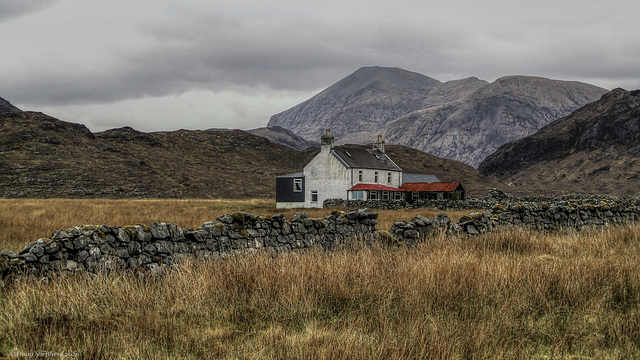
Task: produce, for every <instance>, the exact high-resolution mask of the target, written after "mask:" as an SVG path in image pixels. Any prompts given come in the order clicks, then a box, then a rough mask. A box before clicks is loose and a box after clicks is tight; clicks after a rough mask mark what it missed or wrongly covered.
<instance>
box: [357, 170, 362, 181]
mask: <svg viewBox="0 0 640 360" xmlns="http://www.w3.org/2000/svg"><path fill="white" fill-rule="evenodd" d="M358 182H362V170H358Z"/></svg>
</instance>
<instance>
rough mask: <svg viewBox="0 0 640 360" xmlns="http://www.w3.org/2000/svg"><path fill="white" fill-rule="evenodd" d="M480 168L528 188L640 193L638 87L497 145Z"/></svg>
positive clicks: (603, 98) (612, 193)
mask: <svg viewBox="0 0 640 360" xmlns="http://www.w3.org/2000/svg"><path fill="white" fill-rule="evenodd" d="M479 170H480V171H481V172H482V173H483V174H485V175H490V176H495V177H496V178H498V179H500V180H503V181H505V182H510V183H512V184H514V185H516V187H517V188H519V189H522V190H524V191H526V192H531V191H537V192H544V193H558V194H561V193H592V194H610V195H617V196H638V195H640V90H636V91H632V92H629V91H625V90H622V89H615V90H613V91H611V92H609V93H607V94H605V95H604V96H602V98H601V99H600V100H598V101H596V102H594V103H591V104H589V105H586V106H584V107H582V108H580V109H578V110H576V111H575V112H573V113H572V114H570V115H569V116H566V117H564V118H561V119H558V120H557V121H555V122H553V123H551V124H549V125H548V126H546V127H544V128H542V129H541V130H540V131H538V132H537V133H535V134H533V135H531V136H528V137H526V138H523V139H520V140H518V141H514V142H511V143H508V144H505V145H504V146H502V147H500V149H498V151H496V152H495V153H494V154H492V155H491V156H489V157H487V159H485V160H484V161H483V162H482V163H481V164H480V167H479Z"/></svg>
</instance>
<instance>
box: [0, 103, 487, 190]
mask: <svg viewBox="0 0 640 360" xmlns="http://www.w3.org/2000/svg"><path fill="white" fill-rule="evenodd" d="M317 151H318V149H308V150H305V151H297V150H294V149H291V148H289V147H286V146H282V145H275V144H272V143H270V142H269V141H268V140H267V139H264V138H262V137H259V136H255V135H251V134H248V133H246V132H244V131H240V130H229V131H224V130H216V131H188V130H179V131H172V132H155V133H143V132H139V131H136V130H134V129H132V128H130V127H124V128H119V129H112V130H108V131H104V132H100V133H95V134H94V133H91V131H89V129H87V128H86V127H85V126H83V125H79V124H73V123H68V122H64V121H61V120H58V119H55V118H53V117H50V116H47V115H44V114H42V113H36V112H19V113H8V114H3V115H0V197H5V198H6V197H42V198H55V197H83V198H84V197H89V198H91V197H104V198H130V197H131V198H144V197H172V198H181V197H195V198H203V197H214V198H248V197H274V196H275V177H276V176H277V175H282V174H287V173H294V172H298V171H302V169H303V168H304V165H306V164H307V162H308V161H309V160H310V159H311V158H312V157H313V156H314V155H315V154H316V153H317ZM387 151H388V153H389V154H390V156H391V157H392V158H393V159H394V161H396V162H397V163H398V165H399V166H401V167H402V168H403V169H405V170H406V171H407V172H413V173H426V174H435V175H437V176H438V177H439V178H440V179H442V180H443V181H447V180H451V181H461V182H462V183H463V184H464V185H465V187H466V189H467V191H468V192H469V193H471V194H486V191H487V190H488V189H490V188H492V187H495V186H499V183H498V182H497V181H495V180H490V179H487V178H485V177H483V176H482V175H480V174H479V173H478V171H477V170H475V169H473V168H471V167H470V166H468V165H465V164H462V163H460V162H457V161H451V160H446V159H440V158H437V157H435V156H432V155H429V154H425V153H423V152H420V151H418V150H414V149H410V148H407V147H404V146H389V147H388V150H387Z"/></svg>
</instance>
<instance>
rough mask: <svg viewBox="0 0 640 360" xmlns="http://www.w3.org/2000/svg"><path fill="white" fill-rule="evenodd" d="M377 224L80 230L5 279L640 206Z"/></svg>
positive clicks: (283, 222) (48, 244)
mask: <svg viewBox="0 0 640 360" xmlns="http://www.w3.org/2000/svg"><path fill="white" fill-rule="evenodd" d="M503 200H506V199H503ZM377 218H378V213H376V212H373V211H370V210H368V209H358V210H352V211H349V212H346V213H345V212H335V211H334V212H333V213H332V214H331V215H330V216H328V217H325V218H322V219H312V218H309V217H308V216H307V215H306V214H305V213H297V214H295V215H294V217H293V218H292V219H291V220H290V221H289V220H288V219H286V218H285V217H284V216H283V215H275V216H272V217H269V218H262V217H259V216H256V215H252V214H248V213H245V212H236V213H233V214H227V215H223V216H221V217H219V218H218V219H217V220H216V221H211V222H207V223H204V224H203V225H202V227H200V228H198V229H195V230H192V229H187V230H183V229H181V228H179V227H178V226H176V225H175V224H167V223H164V222H160V223H153V224H151V225H148V226H143V225H135V226H122V227H120V226H105V225H100V226H92V225H85V226H77V227H73V228H70V229H66V230H61V231H56V232H54V233H53V234H52V236H51V238H49V239H39V240H38V241H35V242H32V243H30V244H29V245H27V246H26V247H25V248H24V249H23V250H22V251H21V252H20V253H19V254H16V253H14V252H11V251H3V252H2V253H0V275H1V276H0V280H2V279H3V278H5V277H6V276H8V275H10V274H15V273H43V272H49V271H65V270H68V271H77V270H85V271H88V272H98V271H101V270H114V269H132V270H135V269H144V270H146V271H149V272H151V273H156V272H160V271H162V269H163V268H166V267H168V266H172V265H174V264H177V263H178V262H180V261H181V260H184V259H207V258H219V257H225V256H229V255H234V254H238V253H246V252H256V251H259V250H267V251H274V252H278V253H280V252H288V251H294V250H301V249H309V248H312V247H320V248H323V249H327V250H333V249H334V248H335V247H336V246H338V245H340V244H344V243H348V242H350V241H352V240H354V239H356V238H359V239H365V240H368V241H378V240H381V241H383V240H384V241H391V242H401V243H405V244H413V243H416V242H419V241H423V240H424V239H426V238H428V237H430V236H432V235H433V234H436V233H441V232H445V233H448V234H453V235H468V236H476V235H480V234H483V233H486V232H489V231H496V230H500V229H509V228H514V227H518V228H525V229H530V230H535V231H543V232H553V231H576V230H577V231H579V230H582V229H584V228H586V227H594V226H595V227H598V226H610V225H615V224H624V223H637V222H638V221H640V206H638V204H637V203H635V202H628V203H625V204H618V203H616V202H605V201H601V202H600V203H598V204H591V203H574V202H570V201H561V202H554V203H546V202H508V201H503V202H501V203H494V204H493V206H492V207H491V208H490V209H489V210H487V211H485V212H472V213H469V214H468V215H466V216H463V217H462V218H461V219H460V220H459V221H458V222H454V221H452V220H451V219H450V218H449V217H448V216H447V215H445V214H440V215H438V216H437V217H435V218H431V219H429V218H425V217H424V216H417V217H415V218H414V219H413V220H411V221H409V222H405V221H400V222H396V223H394V224H393V226H392V227H391V229H389V231H388V232H387V231H379V230H378V228H377Z"/></svg>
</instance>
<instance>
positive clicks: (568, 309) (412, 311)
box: [0, 214, 640, 359]
mask: <svg viewBox="0 0 640 360" xmlns="http://www.w3.org/2000/svg"><path fill="white" fill-rule="evenodd" d="M381 215H382V214H381ZM406 215H408V218H407V220H408V219H410V218H412V217H413V216H415V215H414V214H406ZM321 216H322V215H321ZM385 216H386V215H385ZM390 216H391V215H390ZM425 216H432V215H429V214H426V215H425ZM165 220H167V219H165ZM403 220H404V219H403ZM639 240H640V227H639V226H628V227H615V228H614V227H612V228H607V229H602V230H594V231H591V232H583V233H577V234H575V233H573V234H557V235H542V234H538V233H530V232H525V231H520V230H512V231H505V232H499V233H490V234H484V235H481V236H478V237H475V238H449V237H445V236H441V237H438V238H435V239H433V240H430V241H427V242H424V243H420V244H418V245H417V246H416V247H413V248H406V247H385V246H381V245H374V246H372V247H366V246H359V245H357V244H356V245H353V246H349V247H346V248H343V249H341V250H338V251H336V252H332V253H329V252H323V251H319V250H318V251H308V252H302V253H290V254H284V255H274V254H272V253H268V254H267V253H258V254H253V255H243V256H238V257H229V258H226V259H222V260H218V261H210V262H190V263H185V264H183V265H182V266H180V267H179V268H178V269H177V270H175V271H173V272H170V273H167V274H165V275H164V276H162V277H156V278H150V277H146V278H144V277H139V276H137V275H132V274H127V273H122V274H119V275H118V274H113V273H112V274H110V275H109V276H102V275H99V276H98V277H95V278H92V277H85V276H74V275H64V276H60V277H56V278H51V279H50V280H49V281H48V283H45V282H38V281H33V280H22V281H19V282H17V283H14V284H12V285H11V286H10V287H9V288H5V289H4V290H2V292H0V308H2V309H3V311H2V312H1V313H0V356H9V354H11V352H13V351H23V352H27V351H30V350H32V349H40V350H47V351H48V350H50V351H62V350H65V351H68V352H74V351H76V352H81V353H82V354H83V355H84V356H85V357H86V358H100V357H104V358H158V359H163V358H166V359H168V358H188V357H192V358H223V359H233V358H266V359H287V358H289V359H298V358H305V359H306V358H311V359H353V358H376V359H380V358H384V359H407V358H409V359H421V358H434V359H463V358H464V359H466V358H488V359H518V358H593V359H602V358H611V359H618V358H638V357H640V311H639V309H638V303H639V301H640V251H639V247H638V243H639Z"/></svg>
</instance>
